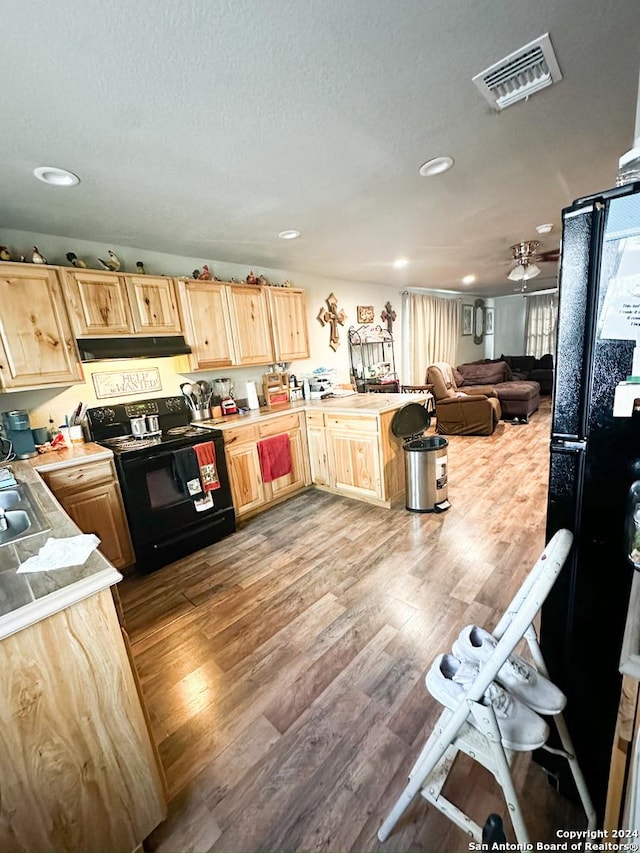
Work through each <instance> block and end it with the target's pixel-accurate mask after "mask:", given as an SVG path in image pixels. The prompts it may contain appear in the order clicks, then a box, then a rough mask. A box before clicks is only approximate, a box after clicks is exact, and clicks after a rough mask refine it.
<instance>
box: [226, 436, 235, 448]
mask: <svg viewBox="0 0 640 853" xmlns="http://www.w3.org/2000/svg"><path fill="white" fill-rule="evenodd" d="M237 440H238V436H237V435H234V436H232V437H231V438H230V439H229V441H225V446H226V445H227V444H233V442H234V441H237Z"/></svg>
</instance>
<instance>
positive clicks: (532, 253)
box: [507, 240, 560, 291]
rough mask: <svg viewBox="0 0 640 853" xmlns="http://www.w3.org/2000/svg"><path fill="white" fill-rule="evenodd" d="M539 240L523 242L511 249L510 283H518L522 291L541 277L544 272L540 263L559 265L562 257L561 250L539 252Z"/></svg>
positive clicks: (508, 276)
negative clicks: (529, 281) (537, 277)
mask: <svg viewBox="0 0 640 853" xmlns="http://www.w3.org/2000/svg"><path fill="white" fill-rule="evenodd" d="M539 245H540V241H539V240H521V241H520V243H514V245H513V246H511V247H510V249H511V255H512V266H511V269H510V270H509V272H508V273H507V278H508V279H510V281H517V282H519V283H520V284H521V285H522V290H523V291H524V290H526V289H527V281H528V280H529V279H531V278H535V277H536V276H538V275H540V273H541V272H542V270H541V269H540V267H539V266H538V264H539V263H547V262H549V263H557V261H558V259H559V257H560V249H551V250H550V251H548V252H538V246H539Z"/></svg>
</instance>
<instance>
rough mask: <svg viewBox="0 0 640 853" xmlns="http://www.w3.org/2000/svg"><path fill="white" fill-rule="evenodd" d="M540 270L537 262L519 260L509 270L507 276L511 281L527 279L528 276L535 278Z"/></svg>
mask: <svg viewBox="0 0 640 853" xmlns="http://www.w3.org/2000/svg"><path fill="white" fill-rule="evenodd" d="M541 272H542V270H541V269H540V267H539V266H538V265H537V264H533V263H529V261H526V260H524V261H519V262H518V263H517V264H516V265H515V267H514V268H513V269H512V270H510V271H509V273H508V274H507V278H508V279H510V280H511V281H528V280H529V279H530V278H535V277H536V276H537V275H540V273H541Z"/></svg>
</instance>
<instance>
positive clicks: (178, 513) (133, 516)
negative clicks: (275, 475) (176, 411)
mask: <svg viewBox="0 0 640 853" xmlns="http://www.w3.org/2000/svg"><path fill="white" fill-rule="evenodd" d="M196 443H198V442H196ZM214 445H215V450H216V467H217V470H218V477H219V479H220V488H219V489H214V490H213V491H211V492H207V493H206V494H207V495H211V497H212V503H211V506H210V507H208V508H206V509H202V510H200V511H198V510H197V509H196V503H195V502H194V500H193V498H192V497H191V496H189V495H187V494H185V492H184V490H183V487H182V486H181V484H180V480H179V478H178V477H176V471H175V466H174V452H173V450H169V449H165V450H162V449H160V448H158V449H157V450H155V449H153V448H151V450H150V452H149V454H148V455H145V456H142V457H141V456H136V457H135V458H129V459H127V457H126V454H122V455H120V456H118V457H116V467H117V469H118V475H119V478H120V485H121V488H122V494H123V498H124V502H125V507H126V510H127V518H128V521H129V529H130V531H131V538H132V540H133V544H134V548H135V549H136V554H137V555H138V556H140V555H139V553H138V552H139V550H140V547H139V546H140V545H144V544H154V545H155V544H157V543H163V542H168V541H175V540H176V539H177V538H179V539H181V540H185V541H187V542H188V538H189V536H190V535H193V536H196V535H197V534H198V533H199V531H200V530H202V529H203V528H206V527H207V526H211V525H215V518H216V516H219V515H220V514H221V513H227V512H228V510H229V509H230V508H231V509H232V508H233V501H232V498H231V490H230V486H229V476H228V474H227V466H226V462H225V458H224V444H223V442H222V440H221V439H217V440H215V442H214ZM200 497H201V496H200ZM198 541H200V539H198ZM194 544H195V542H194ZM198 547H202V546H201V545H196V547H194V549H193V550H196V548H198Z"/></svg>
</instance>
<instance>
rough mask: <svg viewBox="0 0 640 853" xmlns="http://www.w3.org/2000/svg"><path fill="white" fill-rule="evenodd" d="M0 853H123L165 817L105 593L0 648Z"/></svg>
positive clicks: (159, 778) (151, 751)
mask: <svg viewBox="0 0 640 853" xmlns="http://www.w3.org/2000/svg"><path fill="white" fill-rule="evenodd" d="M0 696H2V697H3V698H2V702H1V703H0V778H2V802H1V804H0V810H1V815H0V850H11V851H12V852H13V853H33V851H36V850H38V851H45V850H60V851H62V850H66V851H83V853H101V851H104V850H109V851H113V853H131V851H133V850H134V849H136V848H138V847H139V846H140V845H141V844H142V842H143V841H144V839H145V838H146V837H147V836H148V835H149V834H150V833H151V832H152V830H153V829H155V827H156V826H158V824H160V823H161V822H162V821H163V820H164V818H165V815H166V797H165V790H164V784H163V782H164V780H163V774H162V770H161V768H160V766H159V764H158V759H157V752H156V751H155V748H154V746H153V741H152V738H151V737H150V734H149V728H148V725H147V720H146V718H145V714H144V709H143V705H142V704H141V701H140V696H139V693H138V688H137V685H136V680H135V675H134V670H133V669H132V667H131V665H130V661H129V657H128V653H127V648H126V645H125V641H124V639H123V634H122V632H121V629H120V625H119V623H118V618H117V615H116V611H115V608H114V605H113V601H112V598H111V594H110V592H109V589H108V588H107V589H103V590H102V591H100V592H97V593H95V594H93V595H91V596H89V597H88V598H84V599H82V600H80V601H78V602H77V603H75V604H72V605H70V606H68V607H66V608H65V609H63V610H61V611H59V612H57V613H54V614H53V615H51V616H49V617H47V618H45V619H42V620H40V621H39V622H36V623H35V624H33V625H31V626H29V627H27V628H24V629H22V630H20V631H18V632H16V633H14V634H12V635H10V636H9V637H6V638H5V639H3V640H2V641H1V642H0Z"/></svg>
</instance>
